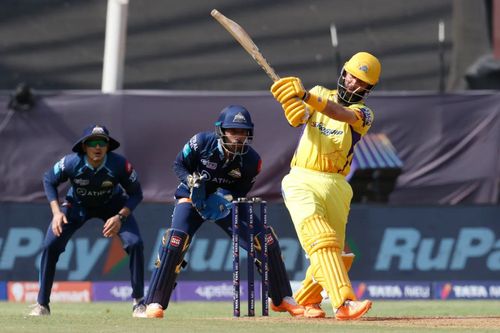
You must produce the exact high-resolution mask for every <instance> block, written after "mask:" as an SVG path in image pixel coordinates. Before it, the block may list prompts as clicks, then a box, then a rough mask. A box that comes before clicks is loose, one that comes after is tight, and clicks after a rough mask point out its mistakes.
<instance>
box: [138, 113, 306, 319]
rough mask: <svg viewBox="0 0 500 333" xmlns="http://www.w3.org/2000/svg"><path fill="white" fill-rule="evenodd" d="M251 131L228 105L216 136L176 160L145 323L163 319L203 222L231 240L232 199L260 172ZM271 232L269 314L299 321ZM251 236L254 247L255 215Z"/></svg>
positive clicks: (258, 226)
mask: <svg viewBox="0 0 500 333" xmlns="http://www.w3.org/2000/svg"><path fill="white" fill-rule="evenodd" d="M253 130H254V126H253V123H252V119H251V118H250V113H249V112H248V111H247V110H246V109H245V108H244V107H243V106H240V105H230V106H228V107H226V108H224V109H223V110H222V112H221V113H220V115H219V118H218V119H217V121H216V123H215V132H202V133H198V134H196V135H194V136H193V137H192V138H191V139H190V140H189V141H188V142H187V143H186V144H185V145H184V147H183V149H182V151H181V152H179V154H178V155H177V158H176V160H175V163H174V171H175V173H176V175H177V177H178V178H179V180H180V184H179V186H178V187H177V190H176V192H175V198H176V203H175V209H174V214H173V217H172V224H171V226H170V228H169V229H168V230H167V231H166V233H165V235H164V237H163V241H162V245H161V246H160V250H159V252H158V260H157V262H156V269H155V270H154V271H153V275H152V277H151V283H150V285H149V292H148V295H147V297H146V303H147V304H148V306H147V310H146V313H147V317H148V318H162V317H163V312H164V310H165V309H166V308H167V306H168V303H169V300H170V296H171V295H172V290H173V289H174V287H175V280H176V278H177V274H178V273H179V271H180V269H181V266H182V265H183V262H184V261H183V258H184V255H185V253H186V251H187V250H188V248H189V245H190V243H191V241H192V239H193V236H194V235H195V233H196V231H197V230H198V228H199V227H200V226H201V225H202V224H203V223H205V222H207V221H210V222H213V223H215V224H216V225H218V226H219V227H220V228H222V230H224V232H225V233H226V234H227V235H228V236H229V237H231V235H232V225H231V215H230V209H231V204H230V203H231V200H232V199H231V198H240V197H246V195H247V193H248V192H249V191H250V189H251V188H252V186H253V184H254V182H255V178H256V177H257V175H258V174H259V172H260V168H261V159H260V156H259V154H258V153H257V152H256V151H255V150H254V149H253V148H252V147H251V146H250V143H251V141H252V138H253ZM241 227H242V228H241V230H240V232H242V233H246V222H245V221H242V226H241ZM268 228H270V227H268ZM270 229H271V230H269V234H270V236H269V237H267V244H268V264H269V295H270V298H271V300H272V303H271V309H272V310H274V311H278V312H288V313H290V314H291V315H292V316H302V314H303V313H304V308H303V307H302V306H300V305H298V304H297V303H296V302H295V300H294V299H293V298H292V289H291V288H290V281H289V279H288V275H287V272H286V269H285V265H284V263H283V260H282V258H281V250H280V247H279V241H278V238H277V237H276V234H275V233H274V231H272V228H270ZM254 231H255V239H256V243H258V240H259V239H261V236H262V235H263V232H264V227H263V225H262V223H261V222H260V219H259V218H258V217H256V216H255V217H254ZM241 236H242V237H241V239H242V240H241V241H240V242H241V245H242V246H243V247H244V248H246V247H247V243H246V242H245V241H243V240H245V239H247V237H248V236H247V235H244V234H243V235H241ZM257 252H260V251H257ZM256 264H259V261H258V259H257V262H256Z"/></svg>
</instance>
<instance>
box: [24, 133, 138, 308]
mask: <svg viewBox="0 0 500 333" xmlns="http://www.w3.org/2000/svg"><path fill="white" fill-rule="evenodd" d="M119 146H120V143H119V142H118V141H116V140H115V139H113V138H112V137H111V136H109V131H108V130H107V129H106V127H103V126H90V127H88V128H86V129H85V130H84V132H83V135H82V137H81V138H80V139H79V140H78V141H77V142H76V143H75V145H74V146H73V152H74V153H72V154H69V155H66V156H64V157H63V158H62V159H61V160H59V161H58V162H57V163H56V164H55V165H54V167H53V168H52V169H50V170H49V171H47V172H46V173H45V176H44V178H43V185H44V188H45V194H46V196H47V199H48V201H49V203H50V208H51V210H52V214H53V217H52V222H51V224H50V226H49V228H48V230H47V234H46V236H45V240H44V243H43V252H42V259H41V264H40V281H39V282H40V291H39V293H38V303H37V304H35V306H34V308H33V310H32V311H31V312H30V315H32V316H43V315H50V307H49V302H50V293H51V289H52V284H53V282H54V275H55V270H56V263H57V261H58V259H59V256H60V255H61V253H63V252H64V250H65V247H66V244H67V243H68V241H69V239H70V238H71V236H72V235H73V234H74V233H75V231H77V230H78V229H79V228H80V227H82V226H83V225H84V223H85V222H86V221H87V220H89V219H91V218H99V219H101V220H103V221H104V226H103V230H102V233H103V235H104V237H113V236H115V235H117V236H118V237H120V239H121V241H122V243H123V248H124V250H125V251H126V252H127V254H128V255H129V258H130V265H129V266H130V273H131V283H132V297H133V299H134V305H133V311H132V315H133V316H134V317H141V316H144V315H145V309H146V307H145V305H144V301H143V296H144V246H143V242H142V238H141V234H140V232H139V227H138V225H137V222H136V220H135V218H134V216H133V214H132V211H133V210H134V209H135V208H136V207H137V205H138V204H139V203H140V202H141V201H142V189H141V185H140V183H139V180H138V178H137V173H136V172H135V170H134V168H133V167H132V165H131V164H130V163H129V162H128V161H127V160H126V159H125V158H124V157H123V156H121V155H118V154H116V153H114V152H112V151H113V150H115V149H116V148H118V147H119ZM68 180H69V182H70V184H71V186H70V188H69V190H68V192H67V194H66V198H65V200H64V203H63V204H62V207H60V204H59V195H58V191H57V187H58V186H59V184H61V183H64V182H66V181H68Z"/></svg>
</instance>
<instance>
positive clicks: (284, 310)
mask: <svg viewBox="0 0 500 333" xmlns="http://www.w3.org/2000/svg"><path fill="white" fill-rule="evenodd" d="M271 310H273V311H274V312H288V313H289V314H290V315H291V316H292V317H303V316H304V312H301V313H294V312H293V311H292V310H290V311H289V310H287V309H284V308H282V307H278V306H275V305H274V304H273V305H271Z"/></svg>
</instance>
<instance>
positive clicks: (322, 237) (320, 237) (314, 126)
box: [271, 52, 381, 320]
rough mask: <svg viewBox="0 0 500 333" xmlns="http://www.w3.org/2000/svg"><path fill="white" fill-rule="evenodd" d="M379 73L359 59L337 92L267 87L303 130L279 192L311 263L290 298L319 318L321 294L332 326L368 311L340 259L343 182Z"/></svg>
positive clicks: (371, 60) (373, 61) (366, 123)
mask: <svg viewBox="0 0 500 333" xmlns="http://www.w3.org/2000/svg"><path fill="white" fill-rule="evenodd" d="M380 72H381V65H380V62H379V61H378V59H377V58H376V57H374V56H373V55H371V54H370V53H367V52H359V53H356V54H355V55H354V56H352V58H351V59H349V60H348V61H347V62H346V63H345V65H344V67H343V69H342V72H341V74H340V77H339V79H338V83H337V90H329V89H326V88H324V87H321V86H316V87H314V88H313V89H311V90H310V91H307V90H305V89H304V87H303V85H302V82H301V80H300V79H299V78H296V77H286V78H283V79H280V80H278V81H276V82H275V83H274V84H273V85H272V87H271V92H272V94H273V96H274V98H275V99H276V100H277V101H278V102H280V103H281V104H282V107H283V110H284V112H285V117H286V119H287V120H288V122H289V123H290V124H291V125H292V126H294V127H298V126H301V127H302V130H303V132H302V136H301V138H300V141H299V144H298V147H297V149H296V151H295V154H294V156H293V158H292V161H291V170H290V173H289V174H288V175H286V176H285V178H283V182H282V191H283V198H284V200H285V204H286V206H287V208H288V210H289V212H290V215H291V217H292V221H293V224H294V226H295V230H296V232H297V235H298V237H299V241H300V243H301V245H302V247H303V249H304V251H305V252H306V254H307V256H308V257H309V260H310V266H309V267H308V269H307V273H306V277H305V279H304V281H303V282H302V286H301V288H300V289H299V290H298V291H297V292H296V294H295V295H294V297H295V300H296V301H297V302H298V303H299V304H300V305H302V306H304V307H305V312H304V316H305V317H310V318H322V317H325V312H324V311H323V310H322V309H321V307H320V304H321V302H322V299H323V298H322V296H321V292H322V291H323V290H325V291H326V292H327V294H328V296H329V298H330V300H331V302H332V305H333V308H334V312H335V317H336V318H337V319H338V320H354V319H358V318H360V317H361V316H363V315H364V314H365V313H366V312H367V311H368V310H369V309H370V308H371V305H372V302H371V301H369V300H365V301H359V300H357V299H356V296H355V294H354V291H353V289H352V286H351V282H350V280H349V277H348V275H347V271H348V270H349V268H350V265H351V263H352V258H353V257H349V256H343V254H342V253H343V252H342V250H343V248H344V240H345V230H346V224H347V217H348V214H349V209H350V203H351V198H352V189H351V186H350V185H349V183H348V182H347V181H346V179H345V176H346V175H347V174H348V173H349V169H350V165H351V161H352V158H353V154H354V145H355V144H356V143H357V142H358V141H359V140H360V139H361V137H362V136H363V135H365V134H366V133H367V131H368V130H369V129H370V126H371V124H372V121H373V112H372V110H370V109H369V108H368V107H367V106H366V105H365V104H364V99H365V98H366V96H367V95H368V94H369V93H370V91H371V90H372V89H373V87H374V86H375V85H376V84H377V83H378V80H379V77H380ZM349 259H351V260H349Z"/></svg>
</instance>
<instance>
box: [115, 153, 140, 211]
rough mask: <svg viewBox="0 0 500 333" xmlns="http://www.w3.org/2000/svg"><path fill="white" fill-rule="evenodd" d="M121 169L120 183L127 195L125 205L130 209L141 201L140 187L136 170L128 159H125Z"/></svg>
mask: <svg viewBox="0 0 500 333" xmlns="http://www.w3.org/2000/svg"><path fill="white" fill-rule="evenodd" d="M123 169H124V170H123V171H124V172H123V173H120V174H121V175H122V176H121V177H120V185H121V186H122V187H123V189H124V190H125V192H126V193H127V195H128V199H127V202H126V203H125V206H126V207H127V208H128V209H130V210H131V211H132V210H134V209H135V208H136V207H137V205H138V204H139V203H140V202H141V201H142V198H143V194H142V187H141V183H140V182H139V179H138V177H137V172H136V171H135V169H134V167H133V166H132V164H131V163H130V162H129V161H127V160H125V163H124V167H123Z"/></svg>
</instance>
